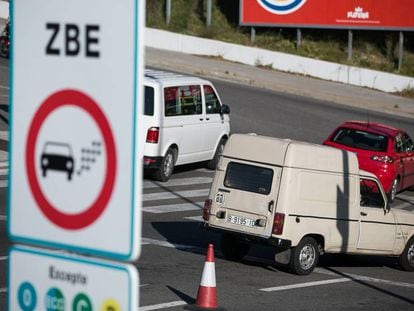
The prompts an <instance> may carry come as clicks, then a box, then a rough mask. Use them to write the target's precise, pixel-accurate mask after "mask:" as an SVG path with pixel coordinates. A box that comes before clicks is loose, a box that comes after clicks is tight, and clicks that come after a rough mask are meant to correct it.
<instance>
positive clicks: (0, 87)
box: [0, 66, 10, 90]
mask: <svg viewBox="0 0 414 311" xmlns="http://www.w3.org/2000/svg"><path fill="white" fill-rule="evenodd" d="M1 68H3V66H1ZM4 68H6V67H4ZM0 89H5V90H10V88H9V87H8V86H5V85H0Z"/></svg>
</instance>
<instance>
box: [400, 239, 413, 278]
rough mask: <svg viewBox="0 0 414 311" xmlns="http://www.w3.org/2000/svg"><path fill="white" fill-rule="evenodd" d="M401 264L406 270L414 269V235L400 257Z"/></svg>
mask: <svg viewBox="0 0 414 311" xmlns="http://www.w3.org/2000/svg"><path fill="white" fill-rule="evenodd" d="M399 262H400V266H401V268H403V270H405V271H410V272H412V271H414V237H411V239H410V240H408V242H407V245H406V246H405V248H404V251H403V252H402V253H401V255H400V258H399Z"/></svg>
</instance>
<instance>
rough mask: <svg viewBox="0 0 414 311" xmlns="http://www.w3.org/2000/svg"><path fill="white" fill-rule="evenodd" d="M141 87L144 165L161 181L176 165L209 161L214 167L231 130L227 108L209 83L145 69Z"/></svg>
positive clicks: (213, 167)
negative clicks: (142, 95)
mask: <svg viewBox="0 0 414 311" xmlns="http://www.w3.org/2000/svg"><path fill="white" fill-rule="evenodd" d="M144 85H145V107H144V124H145V129H146V138H145V139H146V141H145V148H144V161H143V162H144V169H145V170H151V171H153V172H154V176H155V178H156V179H157V180H160V181H167V180H168V179H169V178H170V176H171V174H172V172H173V170H174V166H176V165H181V164H189V163H194V162H201V161H207V166H208V167H209V168H211V169H215V168H216V165H217V161H218V158H219V155H220V154H221V152H222V150H223V146H224V144H225V143H226V141H227V139H228V137H229V134H230V119H229V113H230V108H229V107H228V106H227V105H223V104H222V103H221V101H220V97H219V95H218V93H217V91H216V89H215V88H214V86H213V84H212V83H211V82H209V81H207V80H203V79H200V78H197V77H191V76H185V75H181V74H175V73H171V72H164V71H156V70H149V69H147V70H145V79H144Z"/></svg>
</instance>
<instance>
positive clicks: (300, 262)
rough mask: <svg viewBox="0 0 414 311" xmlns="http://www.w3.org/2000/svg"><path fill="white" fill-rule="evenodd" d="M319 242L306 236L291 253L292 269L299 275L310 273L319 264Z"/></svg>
mask: <svg viewBox="0 0 414 311" xmlns="http://www.w3.org/2000/svg"><path fill="white" fill-rule="evenodd" d="M318 260H319V247H318V243H316V241H315V240H314V239H313V238H311V237H304V238H303V239H302V240H301V241H300V242H299V244H298V245H297V246H296V247H293V248H292V250H291V254H290V263H289V265H290V269H291V270H292V271H293V273H295V274H298V275H308V274H310V273H311V272H312V271H313V270H314V269H315V267H316V265H317V264H318Z"/></svg>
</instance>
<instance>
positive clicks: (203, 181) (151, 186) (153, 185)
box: [144, 177, 213, 189]
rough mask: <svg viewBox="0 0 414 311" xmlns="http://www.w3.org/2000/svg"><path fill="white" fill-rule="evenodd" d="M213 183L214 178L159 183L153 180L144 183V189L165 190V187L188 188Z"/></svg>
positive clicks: (195, 178) (183, 179)
mask: <svg viewBox="0 0 414 311" xmlns="http://www.w3.org/2000/svg"><path fill="white" fill-rule="evenodd" d="M212 181H213V178H212V177H194V178H177V179H171V180H169V181H167V182H164V183H163V182H158V181H152V180H145V181H144V189H154V188H165V187H174V186H188V185H198V184H211V182H212Z"/></svg>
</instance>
